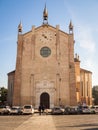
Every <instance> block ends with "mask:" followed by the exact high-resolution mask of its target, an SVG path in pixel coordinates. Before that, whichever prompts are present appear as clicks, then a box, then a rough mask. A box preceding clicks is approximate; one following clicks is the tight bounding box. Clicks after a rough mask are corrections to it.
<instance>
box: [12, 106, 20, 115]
mask: <svg viewBox="0 0 98 130" xmlns="http://www.w3.org/2000/svg"><path fill="white" fill-rule="evenodd" d="M10 114H22V111H21V108H20V107H19V106H13V107H12V108H11V111H10Z"/></svg>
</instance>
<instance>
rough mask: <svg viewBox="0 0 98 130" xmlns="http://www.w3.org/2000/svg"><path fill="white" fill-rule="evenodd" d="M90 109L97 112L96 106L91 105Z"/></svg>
mask: <svg viewBox="0 0 98 130" xmlns="http://www.w3.org/2000/svg"><path fill="white" fill-rule="evenodd" d="M90 109H91V110H92V111H94V112H95V113H98V106H91V107H90Z"/></svg>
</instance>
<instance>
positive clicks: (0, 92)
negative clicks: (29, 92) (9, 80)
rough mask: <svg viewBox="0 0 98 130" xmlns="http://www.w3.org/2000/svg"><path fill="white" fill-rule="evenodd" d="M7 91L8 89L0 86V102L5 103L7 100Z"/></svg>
mask: <svg viewBox="0 0 98 130" xmlns="http://www.w3.org/2000/svg"><path fill="white" fill-rule="evenodd" d="M7 93H8V89H7V88H4V87H1V88H0V103H1V104H5V103H6V101H7Z"/></svg>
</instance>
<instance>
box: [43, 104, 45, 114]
mask: <svg viewBox="0 0 98 130" xmlns="http://www.w3.org/2000/svg"><path fill="white" fill-rule="evenodd" d="M44 111H45V106H44V105H42V113H44Z"/></svg>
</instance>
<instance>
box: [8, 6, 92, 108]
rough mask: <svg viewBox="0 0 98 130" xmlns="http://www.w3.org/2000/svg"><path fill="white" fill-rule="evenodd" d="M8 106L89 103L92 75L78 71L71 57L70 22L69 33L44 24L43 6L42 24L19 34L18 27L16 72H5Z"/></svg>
mask: <svg viewBox="0 0 98 130" xmlns="http://www.w3.org/2000/svg"><path fill="white" fill-rule="evenodd" d="M8 103H9V105H20V106H22V105H25V104H32V105H33V106H34V107H35V108H38V106H39V105H40V104H43V105H45V106H46V107H47V108H52V107H54V106H66V105H77V104H78V103H86V104H88V105H91V104H92V73H91V72H90V71H87V70H84V69H81V68H80V60H79V56H78V55H77V54H76V55H75V57H74V33H73V25H72V22H70V24H69V33H66V32H64V31H62V30H60V28H59V25H57V26H56V27H53V26H51V25H49V24H48V12H47V9H46V7H45V9H44V12H43V24H42V25H41V26H39V27H35V26H33V27H32V29H31V30H30V31H29V32H27V33H24V34H22V24H21V23H20V24H19V26H18V41H17V57H16V69H15V71H12V72H10V73H8Z"/></svg>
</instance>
